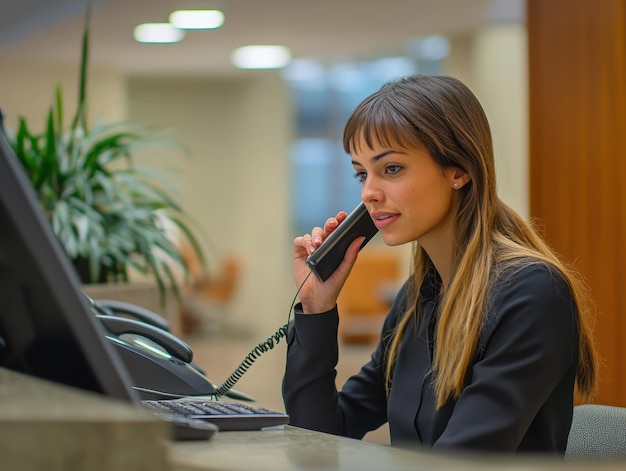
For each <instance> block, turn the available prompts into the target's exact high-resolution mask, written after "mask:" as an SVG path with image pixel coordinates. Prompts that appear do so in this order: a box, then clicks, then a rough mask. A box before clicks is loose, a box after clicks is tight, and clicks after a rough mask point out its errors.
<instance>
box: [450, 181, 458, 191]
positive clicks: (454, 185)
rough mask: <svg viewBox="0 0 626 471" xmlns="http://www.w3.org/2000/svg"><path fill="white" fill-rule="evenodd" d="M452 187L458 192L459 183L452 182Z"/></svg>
mask: <svg viewBox="0 0 626 471" xmlns="http://www.w3.org/2000/svg"><path fill="white" fill-rule="evenodd" d="M452 186H453V187H454V189H455V190H458V188H459V182H454V184H453V185H452Z"/></svg>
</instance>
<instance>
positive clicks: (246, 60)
mask: <svg viewBox="0 0 626 471" xmlns="http://www.w3.org/2000/svg"><path fill="white" fill-rule="evenodd" d="M230 59H231V61H232V63H233V64H234V65H235V67H238V68H240V69H280V68H282V67H285V66H286V65H287V64H289V61H290V60H291V51H289V49H287V48H286V47H285V46H270V45H261V46H243V47H240V48H237V49H235V50H234V51H233V53H232V54H231V56H230Z"/></svg>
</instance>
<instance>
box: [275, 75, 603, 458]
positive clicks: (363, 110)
mask: <svg viewBox="0 0 626 471" xmlns="http://www.w3.org/2000/svg"><path fill="white" fill-rule="evenodd" d="M343 142H344V148H345V150H346V152H347V153H349V154H350V155H351V156H352V164H353V166H354V169H355V171H356V177H357V179H358V180H359V181H360V182H361V184H362V189H361V198H362V200H363V201H364V202H365V204H366V206H367V209H368V211H369V213H370V216H371V217H372V218H373V219H374V221H375V224H376V226H377V227H378V229H379V230H380V232H381V235H382V238H383V240H384V242H385V243H386V244H387V245H391V246H395V245H400V244H405V243H407V242H414V262H413V273H412V275H411V277H410V278H409V279H408V280H407V282H406V283H405V285H404V286H403V288H402V289H401V290H400V292H399V293H398V295H397V297H396V299H395V302H394V304H393V306H392V308H391V310H390V312H389V314H388V315H387V317H386V319H385V322H384V325H383V329H382V333H381V337H380V342H379V344H378V346H377V348H376V350H375V351H374V353H373V354H372V357H371V360H370V361H369V362H368V363H367V364H366V365H364V366H363V367H362V369H361V371H360V372H359V373H358V374H357V375H355V376H353V377H351V378H350V379H349V380H348V381H347V382H346V384H345V385H344V386H343V388H342V389H341V391H337V389H336V386H335V369H334V368H335V365H336V363H337V355H338V353H337V327H338V312H337V308H336V301H337V297H338V295H339V292H340V291H341V288H342V286H343V284H344V282H345V280H346V278H347V276H348V274H349V272H350V270H351V268H352V266H353V265H354V262H355V260H356V258H357V255H358V248H359V244H360V243H361V240H362V239H357V240H355V241H354V242H353V243H352V244H351V245H350V247H349V249H348V251H347V253H346V255H345V258H344V261H343V262H342V264H341V266H340V267H339V268H338V269H337V271H336V272H335V273H334V274H333V275H332V276H331V277H330V278H329V279H328V280H327V281H325V282H324V283H322V282H320V281H319V280H318V279H316V277H314V276H308V275H309V270H308V268H307V266H306V264H305V259H306V257H307V256H308V255H309V254H311V253H313V252H314V251H315V249H316V248H317V247H319V246H320V244H321V243H322V241H323V240H324V239H325V238H326V237H327V236H328V235H329V234H330V233H331V232H332V231H333V230H334V229H335V228H336V227H337V225H338V224H339V223H340V222H341V221H342V220H343V219H344V218H345V217H346V213H345V212H340V213H339V214H337V216H336V217H334V218H330V219H328V220H327V221H326V223H325V225H324V227H323V228H322V227H316V228H314V229H313V230H312V231H311V234H307V235H304V236H301V237H297V238H296V239H295V241H294V265H295V268H294V271H295V278H296V282H297V284H298V286H300V285H302V287H301V291H300V293H299V298H300V303H299V304H298V305H297V306H296V309H295V316H294V321H293V323H292V325H291V328H290V332H289V337H288V345H289V347H288V359H287V366H286V371H285V377H284V384H283V394H284V400H285V406H286V410H287V412H288V413H289V415H290V417H291V423H292V424H293V425H296V426H301V427H305V428H310V429H314V430H319V431H324V432H329V433H333V434H339V435H345V436H349V437H354V438H362V437H363V436H364V435H365V434H366V433H367V432H368V431H371V430H374V429H376V428H378V427H379V426H381V425H382V424H384V423H385V422H389V430H390V435H391V443H392V445H394V446H402V447H412V448H415V447H419V446H425V447H432V448H435V449H439V448H441V449H443V448H445V449H450V448H455V449H460V450H481V451H485V450H489V451H500V452H522V451H524V452H552V453H560V454H563V453H564V451H565V447H566V444H567V436H568V432H569V428H570V424H571V417H572V408H573V399H574V397H573V396H574V388H575V385H577V386H578V391H579V393H580V394H581V397H588V396H589V395H591V394H592V392H593V389H594V385H595V376H596V365H595V355H594V348H593V345H592V341H591V322H592V319H591V317H590V316H591V308H590V302H589V299H588V296H587V293H586V290H585V287H584V285H583V283H582V282H581V281H580V280H579V278H578V277H577V275H576V274H575V272H574V271H573V270H572V269H570V268H568V267H567V266H565V265H564V264H563V262H561V261H560V260H559V258H558V257H557V256H556V255H555V254H554V253H553V252H552V251H551V250H550V248H549V247H548V246H547V245H546V244H545V243H544V242H543V241H542V240H541V238H540V237H539V236H538V235H537V233H536V232H535V231H534V230H533V229H532V228H531V227H530V225H529V224H528V223H526V222H525V221H524V220H523V219H522V218H521V217H520V216H519V215H517V214H516V213H515V212H514V211H513V210H512V209H511V208H509V207H508V206H506V205H505V204H504V203H503V202H502V201H501V200H500V199H499V198H498V196H497V194H496V182H495V170H494V156H493V147H492V141H491V134H490V130H489V124H488V122H487V118H486V116H485V114H484V112H483V110H482V107H481V106H480V104H479V102H478V101H477V99H476V98H475V97H474V95H473V94H472V93H471V91H470V90H469V89H468V88H467V87H466V86H464V85H463V84H462V83H460V82H459V81H458V80H456V79H454V78H451V77H443V76H419V75H418V76H411V77H407V78H404V79H400V80H397V81H394V82H390V83H388V84H386V85H385V86H383V87H382V88H381V89H380V90H379V91H377V92H376V93H374V94H373V95H371V96H370V97H368V98H367V99H365V100H364V101H363V102H362V103H361V104H360V105H359V106H358V107H357V108H356V109H355V111H354V112H353V114H352V116H351V117H350V118H349V120H348V122H347V124H346V127H345V131H344V140H343Z"/></svg>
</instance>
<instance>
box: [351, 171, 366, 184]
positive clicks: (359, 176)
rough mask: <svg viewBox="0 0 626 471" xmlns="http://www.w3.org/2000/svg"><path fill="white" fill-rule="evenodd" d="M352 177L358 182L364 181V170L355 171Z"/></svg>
mask: <svg viewBox="0 0 626 471" xmlns="http://www.w3.org/2000/svg"><path fill="white" fill-rule="evenodd" d="M354 178H356V179H357V181H358V182H359V183H363V182H364V181H365V179H366V178H367V173H365V172H356V173H355V174H354Z"/></svg>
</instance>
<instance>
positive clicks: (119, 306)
mask: <svg viewBox="0 0 626 471" xmlns="http://www.w3.org/2000/svg"><path fill="white" fill-rule="evenodd" d="M89 301H90V302H91V304H92V306H93V307H94V310H95V312H96V316H97V317H98V319H100V321H101V322H102V323H103V324H104V326H105V329H106V330H107V332H108V333H107V338H108V339H109V340H110V341H111V342H112V343H113V345H114V346H115V348H116V349H117V351H118V353H119V354H120V356H121V358H122V361H123V362H124V364H125V366H126V368H127V370H128V372H129V374H130V377H131V380H132V382H133V388H134V389H135V390H136V391H137V392H138V393H139V395H140V397H141V398H142V399H174V398H180V397H185V396H206V395H214V394H215V393H216V391H217V386H216V385H215V384H213V383H212V382H211V381H210V380H209V379H208V378H207V377H206V376H205V372H204V371H203V369H202V368H201V367H200V366H199V365H197V364H196V363H194V362H193V361H192V359H193V352H192V350H191V347H189V345H187V344H186V343H185V342H184V341H183V340H181V339H179V338H178V337H176V336H175V335H174V334H172V333H171V332H169V330H168V329H166V328H165V327H168V328H169V323H168V322H167V320H165V319H164V318H162V317H161V316H160V315H159V314H156V313H154V312H152V311H150V310H148V309H145V308H142V307H140V306H136V305H134V304H130V303H125V302H122V301H112V300H92V299H89ZM98 313H101V314H98ZM118 314H120V315H118ZM128 316H130V317H128ZM223 395H224V396H227V397H229V398H232V399H238V400H241V401H249V402H253V401H254V399H253V398H252V397H250V396H248V395H247V394H245V393H243V392H241V391H237V390H235V389H232V388H230V389H229V390H228V391H224V393H223Z"/></svg>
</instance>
